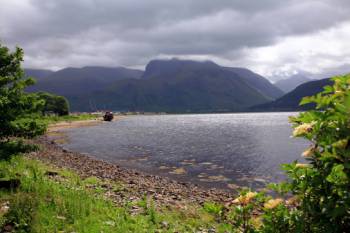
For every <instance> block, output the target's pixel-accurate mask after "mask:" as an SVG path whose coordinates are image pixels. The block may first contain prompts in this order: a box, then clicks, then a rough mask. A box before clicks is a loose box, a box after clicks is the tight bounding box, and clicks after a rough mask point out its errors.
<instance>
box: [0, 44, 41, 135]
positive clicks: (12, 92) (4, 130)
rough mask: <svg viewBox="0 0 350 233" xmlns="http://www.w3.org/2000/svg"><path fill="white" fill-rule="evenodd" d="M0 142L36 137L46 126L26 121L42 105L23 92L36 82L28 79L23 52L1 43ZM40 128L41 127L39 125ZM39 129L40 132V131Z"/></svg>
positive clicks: (34, 97) (39, 101)
mask: <svg viewBox="0 0 350 233" xmlns="http://www.w3.org/2000/svg"><path fill="white" fill-rule="evenodd" d="M0 61H1V62H0V116H1V119H0V129H1V130H0V141H1V140H3V139H4V138H5V139H6V138H10V137H16V136H28V137H33V136H36V135H38V134H41V133H42V132H43V131H44V129H43V128H44V126H43V125H40V124H38V122H37V121H36V120H35V119H32V118H27V119H25V120H24V119H23V118H24V117H25V116H26V115H28V114H32V113H37V112H39V109H40V108H41V106H42V105H43V101H41V100H38V98H37V96H36V95H34V94H27V93H24V91H23V90H24V88H25V87H27V86H29V85H33V84H34V80H33V79H30V78H29V79H25V78H24V72H23V69H22V68H21V62H22V61H23V51H22V49H20V48H18V47H17V48H16V50H15V51H14V52H10V50H9V49H8V48H7V47H5V46H2V45H1V44H0ZM39 125H40V126H39ZM38 127H39V128H40V129H38Z"/></svg>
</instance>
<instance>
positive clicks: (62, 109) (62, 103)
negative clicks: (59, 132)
mask: <svg viewBox="0 0 350 233" xmlns="http://www.w3.org/2000/svg"><path fill="white" fill-rule="evenodd" d="M37 95H38V96H39V99H42V100H44V101H45V104H44V106H43V108H42V109H41V111H42V113H43V114H44V115H45V114H47V113H50V112H52V113H54V114H57V115H58V116H65V115H68V114H69V103H68V100H67V99H66V98H64V97H63V96H57V95H53V94H50V93H47V92H38V93H37Z"/></svg>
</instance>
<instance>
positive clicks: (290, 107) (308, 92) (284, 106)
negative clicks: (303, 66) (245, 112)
mask: <svg viewBox="0 0 350 233" xmlns="http://www.w3.org/2000/svg"><path fill="white" fill-rule="evenodd" d="M332 83H333V81H332V80H331V79H330V78H326V79H321V80H316V81H310V82H307V83H304V84H301V85H299V86H298V87H296V88H295V89H294V90H293V91H291V92H289V93H287V94H285V95H284V96H282V97H280V98H278V99H277V100H274V101H272V102H269V103H265V104H261V105H257V106H253V107H252V108H251V110H257V111H296V110H307V109H310V108H313V105H302V106H299V103H300V101H301V100H302V98H303V97H305V96H312V95H315V94H317V93H319V92H321V91H323V87H324V86H327V85H332Z"/></svg>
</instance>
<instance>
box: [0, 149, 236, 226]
mask: <svg viewBox="0 0 350 233" xmlns="http://www.w3.org/2000/svg"><path fill="white" fill-rule="evenodd" d="M0 171H1V174H0V175H1V180H2V181H4V180H7V181H8V180H18V184H19V186H18V187H12V188H10V189H5V188H2V189H1V191H0V206H1V209H0V224H1V226H2V227H1V228H2V230H3V231H5V230H8V231H10V230H15V232H198V231H199V232H208V230H209V232H210V229H215V230H216V231H215V232H232V229H231V226H230V225H229V224H224V223H220V222H219V221H218V218H217V217H218V216H217V214H218V211H219V210H220V208H219V209H218V210H215V208H217V207H216V206H215V205H214V204H206V205H205V208H202V207H198V206H196V207H195V206H186V207H179V208H170V209H169V208H165V207H164V208H163V207H159V208H158V209H155V207H154V203H153V201H152V200H150V199H148V198H147V197H145V198H144V200H141V201H137V202H134V201H132V200H130V201H129V202H127V204H125V205H123V206H118V205H116V204H115V203H113V202H112V201H111V200H109V199H108V198H105V196H104V195H103V192H104V191H103V187H104V186H106V185H110V186H113V188H114V189H115V190H119V189H123V187H122V185H121V184H120V183H117V182H112V181H102V180H99V179H97V178H96V177H89V178H85V179H81V178H80V177H79V176H78V175H77V174H75V173H74V172H71V171H68V170H63V169H57V168H53V167H51V166H48V165H45V164H43V163H41V162H39V161H36V160H33V159H28V158H25V157H23V156H20V155H16V156H13V157H12V158H11V159H9V160H2V161H1V162H0ZM15 183H16V185H17V182H15ZM135 209H136V210H137V211H136V212H135V211H134V210H135Z"/></svg>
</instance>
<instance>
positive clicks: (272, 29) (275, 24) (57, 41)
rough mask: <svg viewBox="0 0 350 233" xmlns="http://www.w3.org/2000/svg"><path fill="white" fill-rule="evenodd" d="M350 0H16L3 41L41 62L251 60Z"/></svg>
mask: <svg viewBox="0 0 350 233" xmlns="http://www.w3.org/2000/svg"><path fill="white" fill-rule="evenodd" d="M349 2H350V1H347V0H318V1H316V0H314V1H312V0H311V1H299V0H284V1H280V0H256V1H241V0H220V1H213V0H176V1H170V0H147V1H140V0H118V1H115V0H102V1H101V0H99V1H97V0H74V1H71V0H45V1H42V0H11V1H4V2H3V3H2V4H1V5H2V6H1V8H0V39H1V40H2V41H3V42H4V43H6V44H8V45H10V46H14V45H16V44H18V45H20V46H21V47H23V48H24V49H25V52H26V63H25V64H26V65H27V66H32V67H41V68H59V67H64V66H83V65H109V66H117V65H126V66H143V65H145V63H146V62H147V61H148V60H149V59H152V58H155V57H162V56H181V57H186V56H188V57H195V56H197V57H203V58H206V59H208V58H209V59H211V58H212V59H214V60H217V61H224V62H226V63H229V62H230V61H231V62H232V63H234V64H232V65H235V64H245V63H247V62H248V60H249V59H248V58H249V56H250V55H249V54H247V51H248V52H249V51H251V50H253V49H255V48H261V47H266V46H273V45H275V44H277V43H279V42H280V41H282V40H284V39H285V38H288V37H293V36H304V35H310V34H315V33H316V34H317V33H319V32H320V31H323V30H329V29H332V28H335V27H337V26H338V25H340V24H342V23H344V22H348V21H349V20H350V3H349ZM242 51H246V52H242ZM237 55H239V56H243V55H245V57H242V58H241V60H240V58H237ZM339 56H340V57H342V55H341V54H340V55H339ZM291 59H297V57H294V58H291ZM337 59H339V58H337ZM243 61H245V63H244V62H243ZM248 65H249V64H248ZM269 65H270V66H271V69H275V68H276V66H275V67H273V65H272V64H271V63H269ZM251 66H252V67H253V68H254V66H253V65H251Z"/></svg>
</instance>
